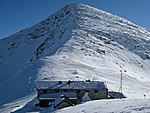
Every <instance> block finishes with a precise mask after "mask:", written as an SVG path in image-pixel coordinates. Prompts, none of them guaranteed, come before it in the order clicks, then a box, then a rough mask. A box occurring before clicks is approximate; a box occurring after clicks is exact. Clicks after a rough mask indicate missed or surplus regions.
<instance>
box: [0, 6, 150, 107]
mask: <svg viewBox="0 0 150 113" xmlns="http://www.w3.org/2000/svg"><path fill="white" fill-rule="evenodd" d="M149 67H150V32H149V31H148V30H146V29H144V28H142V27H140V26H138V25H136V24H133V23H131V22H129V21H127V20H126V19H123V18H121V17H118V16H115V15H112V14H110V13H107V12H105V11H102V10H99V9H96V8H93V7H90V6H88V5H84V4H71V5H66V6H65V7H64V8H62V9H61V10H59V11H58V12H56V13H55V14H53V15H51V16H49V17H47V18H46V19H45V20H43V21H41V22H39V23H37V24H36V25H34V26H32V27H29V28H26V29H24V30H21V31H20V32H18V33H16V34H14V35H12V36H9V37H7V38H5V39H2V40H0V89H1V91H0V95H1V96H0V100H1V101H0V104H3V103H6V102H9V101H12V100H16V99H18V98H21V97H26V96H28V95H32V96H33V97H35V95H34V94H32V93H34V92H35V82H36V80H41V79H46V80H66V79H71V80H85V79H91V80H100V81H105V82H106V83H107V84H108V88H109V89H110V90H115V91H118V89H119V85H120V72H122V73H123V81H124V82H123V83H124V84H123V85H124V89H123V91H124V93H125V95H126V96H127V97H129V98H131V97H132V98H141V97H143V93H144V94H146V95H147V97H150V94H149V93H148V92H150V76H149V74H150V70H149ZM133 83H134V84H133ZM131 86H132V87H131ZM2 95H5V96H4V97H3V96H2ZM30 97H31V96H30ZM29 100H31V99H30V98H27V100H26V101H27V102H28V101H29Z"/></svg>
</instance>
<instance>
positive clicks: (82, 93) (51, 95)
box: [36, 80, 108, 109]
mask: <svg viewBox="0 0 150 113" xmlns="http://www.w3.org/2000/svg"><path fill="white" fill-rule="evenodd" d="M36 85H37V98H38V100H39V103H38V104H37V105H36V106H39V107H50V106H53V107H54V108H58V109H60V108H63V107H67V106H71V105H76V104H79V103H81V102H83V101H88V100H97V99H106V98H107V97H108V89H107V86H106V84H105V83H104V82H101V81H90V80H88V81H70V80H69V81H48V80H42V81H37V84H36Z"/></svg>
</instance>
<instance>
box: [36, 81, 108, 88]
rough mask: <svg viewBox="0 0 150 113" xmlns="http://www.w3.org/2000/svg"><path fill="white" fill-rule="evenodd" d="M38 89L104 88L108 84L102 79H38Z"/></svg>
mask: <svg viewBox="0 0 150 113" xmlns="http://www.w3.org/2000/svg"><path fill="white" fill-rule="evenodd" d="M36 86H37V89H85V90H98V89H99V90H103V89H107V86H106V84H105V83H104V82H102V81H70V80H69V81H49V80H42V81H37V83H36Z"/></svg>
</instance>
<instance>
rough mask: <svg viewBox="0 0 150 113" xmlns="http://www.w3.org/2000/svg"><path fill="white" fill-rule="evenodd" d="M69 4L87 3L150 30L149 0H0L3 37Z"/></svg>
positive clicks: (0, 32) (0, 29) (0, 20)
mask: <svg viewBox="0 0 150 113" xmlns="http://www.w3.org/2000/svg"><path fill="white" fill-rule="evenodd" d="M70 3H84V4H88V5H90V6H93V7H96V8H98V9H101V10H105V11H107V12H110V13H113V14H116V15H118V16H121V17H123V18H126V19H128V20H130V21H131V22H134V23H136V24H138V25H141V26H143V27H145V28H147V29H150V13H149V11H150V0H0V39H2V38H5V37H7V36H9V35H11V34H14V33H16V32H18V31H20V30H21V29H24V28H27V27H30V26H32V25H34V24H36V23H37V22H39V21H41V20H43V19H45V18H46V17H47V16H49V15H51V14H53V13H55V12H56V11H57V10H59V9H61V8H62V7H64V6H65V5H66V4H70Z"/></svg>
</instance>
